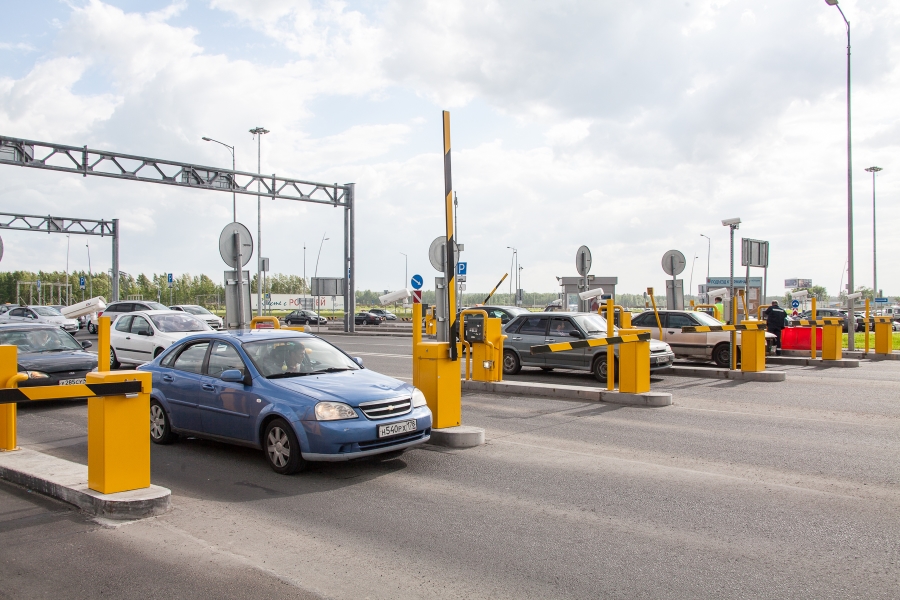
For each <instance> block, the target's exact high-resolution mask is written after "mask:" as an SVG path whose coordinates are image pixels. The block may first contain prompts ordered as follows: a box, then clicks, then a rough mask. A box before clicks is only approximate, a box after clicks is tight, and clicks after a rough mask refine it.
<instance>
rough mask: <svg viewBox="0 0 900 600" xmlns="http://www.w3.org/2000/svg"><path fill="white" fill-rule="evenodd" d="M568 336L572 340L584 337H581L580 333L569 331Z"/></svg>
mask: <svg viewBox="0 0 900 600" xmlns="http://www.w3.org/2000/svg"><path fill="white" fill-rule="evenodd" d="M569 335H570V336H572V337H573V338H579V339H581V338H582V337H584V336H583V335H581V332H580V331H570V332H569Z"/></svg>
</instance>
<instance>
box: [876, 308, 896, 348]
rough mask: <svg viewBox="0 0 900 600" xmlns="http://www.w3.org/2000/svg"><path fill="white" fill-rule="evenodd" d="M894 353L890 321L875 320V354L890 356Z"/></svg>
mask: <svg viewBox="0 0 900 600" xmlns="http://www.w3.org/2000/svg"><path fill="white" fill-rule="evenodd" d="M893 351H894V328H893V326H892V325H891V322H890V321H881V320H880V319H879V318H878V317H876V318H875V354H891V353H893Z"/></svg>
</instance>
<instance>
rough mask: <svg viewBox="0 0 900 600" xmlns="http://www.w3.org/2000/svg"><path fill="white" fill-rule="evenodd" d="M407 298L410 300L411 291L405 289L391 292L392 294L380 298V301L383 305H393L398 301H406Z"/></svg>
mask: <svg viewBox="0 0 900 600" xmlns="http://www.w3.org/2000/svg"><path fill="white" fill-rule="evenodd" d="M406 298H409V290H408V289H406V288H403V289H402V290H397V291H396V292H391V293H390V294H385V295H384V296H379V297H378V301H379V302H381V303H382V304H391V303H393V302H397V301H398V300H405V299H406Z"/></svg>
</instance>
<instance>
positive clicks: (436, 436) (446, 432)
mask: <svg viewBox="0 0 900 600" xmlns="http://www.w3.org/2000/svg"><path fill="white" fill-rule="evenodd" d="M429 443H431V444H434V445H435V446H446V447H447V448H474V447H475V446H481V445H483V444H484V429H482V428H480V427H469V426H467V425H459V426H457V427H445V428H443V429H432V430H431V440H429Z"/></svg>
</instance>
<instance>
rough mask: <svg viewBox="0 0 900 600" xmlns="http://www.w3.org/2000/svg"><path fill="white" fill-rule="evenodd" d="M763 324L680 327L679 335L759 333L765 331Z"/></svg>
mask: <svg viewBox="0 0 900 600" xmlns="http://www.w3.org/2000/svg"><path fill="white" fill-rule="evenodd" d="M765 328H766V324H765V323H752V324H749V325H697V326H691V327H682V328H681V333H709V332H711V331H759V330H760V329H765Z"/></svg>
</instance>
